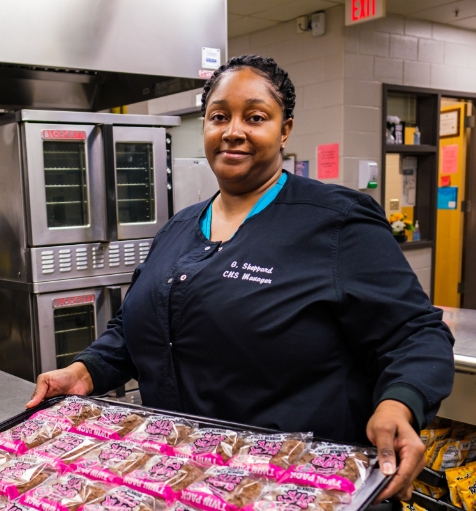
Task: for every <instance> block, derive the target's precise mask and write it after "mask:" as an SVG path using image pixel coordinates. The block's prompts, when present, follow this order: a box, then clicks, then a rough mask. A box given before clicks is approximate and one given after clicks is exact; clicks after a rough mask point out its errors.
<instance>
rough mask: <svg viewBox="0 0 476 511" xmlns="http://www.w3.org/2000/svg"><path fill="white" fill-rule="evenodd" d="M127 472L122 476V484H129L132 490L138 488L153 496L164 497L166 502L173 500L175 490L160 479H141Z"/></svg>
mask: <svg viewBox="0 0 476 511" xmlns="http://www.w3.org/2000/svg"><path fill="white" fill-rule="evenodd" d="M133 474H134V473H132V474H127V475H126V476H125V477H124V480H123V484H125V485H126V486H129V488H132V489H134V490H139V491H141V492H143V493H147V494H149V495H152V496H153V497H160V498H162V499H165V500H166V501H167V502H169V503H171V502H173V500H174V498H175V492H174V491H173V490H172V488H171V487H170V486H168V485H166V484H165V483H163V482H161V481H151V480H150V479H142V478H140V477H136V476H135V475H133Z"/></svg>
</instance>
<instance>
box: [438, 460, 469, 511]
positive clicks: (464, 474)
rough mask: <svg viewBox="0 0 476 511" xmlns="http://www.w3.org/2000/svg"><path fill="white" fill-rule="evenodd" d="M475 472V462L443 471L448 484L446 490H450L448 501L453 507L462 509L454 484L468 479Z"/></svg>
mask: <svg viewBox="0 0 476 511" xmlns="http://www.w3.org/2000/svg"><path fill="white" fill-rule="evenodd" d="M475 471H476V462H475V463H470V464H468V465H465V466H464V467H455V468H448V469H446V470H445V475H446V481H447V482H448V488H449V490H450V499H451V502H452V503H453V505H455V506H456V507H463V504H462V502H461V499H460V498H459V495H458V490H457V488H456V484H457V483H458V482H459V481H463V480H464V479H468V477H471V476H472V475H473V474H474V472H475Z"/></svg>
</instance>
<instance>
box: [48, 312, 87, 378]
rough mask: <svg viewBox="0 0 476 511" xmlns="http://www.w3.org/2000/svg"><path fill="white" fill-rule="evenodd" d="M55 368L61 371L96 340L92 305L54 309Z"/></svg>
mask: <svg viewBox="0 0 476 511" xmlns="http://www.w3.org/2000/svg"><path fill="white" fill-rule="evenodd" d="M54 322H55V343H56V367H57V368H58V369H62V368H63V367H66V366H68V365H69V364H71V362H72V361H73V358H74V357H75V356H76V355H77V354H78V353H80V352H81V351H83V350H84V349H85V348H87V347H88V346H89V345H90V344H91V343H92V342H93V341H94V339H95V338H96V332H95V330H96V329H95V326H94V305H93V304H88V305H80V306H78V307H66V308H64V309H55V311H54Z"/></svg>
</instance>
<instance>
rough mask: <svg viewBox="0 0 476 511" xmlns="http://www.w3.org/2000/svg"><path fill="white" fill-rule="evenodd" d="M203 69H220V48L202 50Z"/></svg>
mask: <svg viewBox="0 0 476 511" xmlns="http://www.w3.org/2000/svg"><path fill="white" fill-rule="evenodd" d="M202 67H205V68H208V69H218V68H219V67H220V48H205V47H203V48H202Z"/></svg>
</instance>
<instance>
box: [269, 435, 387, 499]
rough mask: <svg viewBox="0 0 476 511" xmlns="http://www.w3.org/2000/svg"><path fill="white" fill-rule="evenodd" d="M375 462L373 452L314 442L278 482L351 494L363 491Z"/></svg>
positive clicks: (347, 446)
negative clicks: (362, 488)
mask: <svg viewBox="0 0 476 511" xmlns="http://www.w3.org/2000/svg"><path fill="white" fill-rule="evenodd" d="M376 461H377V452H376V450H375V449H373V448H361V447H354V446H349V445H342V444H334V443H330V442H314V443H312V444H311V446H310V448H309V449H306V452H305V453H304V455H303V456H302V457H301V458H300V459H299V460H298V461H297V462H296V463H295V464H294V465H293V466H291V467H290V468H288V470H286V471H285V472H284V473H283V474H282V475H281V477H280V478H279V482H281V483H295V484H300V485H306V486H313V487H315V488H322V489H327V490H339V491H343V492H346V493H350V494H352V493H355V492H356V491H357V490H359V489H360V488H361V487H362V485H363V484H364V482H365V480H366V479H367V477H368V476H369V474H370V472H371V471H372V468H373V466H374V465H375V463H376Z"/></svg>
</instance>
